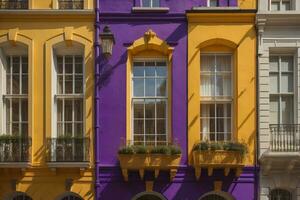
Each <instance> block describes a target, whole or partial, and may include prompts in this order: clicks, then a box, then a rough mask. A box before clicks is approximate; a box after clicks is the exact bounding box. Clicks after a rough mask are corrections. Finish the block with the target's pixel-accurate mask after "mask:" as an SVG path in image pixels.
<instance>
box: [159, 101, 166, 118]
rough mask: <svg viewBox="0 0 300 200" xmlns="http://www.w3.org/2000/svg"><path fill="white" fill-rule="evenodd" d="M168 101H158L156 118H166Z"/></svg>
mask: <svg viewBox="0 0 300 200" xmlns="http://www.w3.org/2000/svg"><path fill="white" fill-rule="evenodd" d="M166 111H167V110H166V101H164V100H157V102H156V115H157V116H156V117H157V118H166V115H167V113H166Z"/></svg>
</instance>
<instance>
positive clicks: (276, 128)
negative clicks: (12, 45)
mask: <svg viewBox="0 0 300 200" xmlns="http://www.w3.org/2000/svg"><path fill="white" fill-rule="evenodd" d="M270 135H271V138H270V142H271V144H270V150H271V151H279V152H293V151H300V124H271V125H270Z"/></svg>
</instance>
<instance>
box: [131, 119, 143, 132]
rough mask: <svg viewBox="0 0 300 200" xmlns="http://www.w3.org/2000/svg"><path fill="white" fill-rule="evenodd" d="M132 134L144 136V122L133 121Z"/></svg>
mask: <svg viewBox="0 0 300 200" xmlns="http://www.w3.org/2000/svg"><path fill="white" fill-rule="evenodd" d="M133 130H134V134H144V120H134V127H133Z"/></svg>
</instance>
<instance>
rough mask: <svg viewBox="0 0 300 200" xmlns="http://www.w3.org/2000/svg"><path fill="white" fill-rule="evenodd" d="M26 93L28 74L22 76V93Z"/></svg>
mask: <svg viewBox="0 0 300 200" xmlns="http://www.w3.org/2000/svg"><path fill="white" fill-rule="evenodd" d="M27 93H28V75H23V76H22V94H27Z"/></svg>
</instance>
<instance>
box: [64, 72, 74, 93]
mask: <svg viewBox="0 0 300 200" xmlns="http://www.w3.org/2000/svg"><path fill="white" fill-rule="evenodd" d="M72 93H73V76H72V75H66V76H65V94H72Z"/></svg>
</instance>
